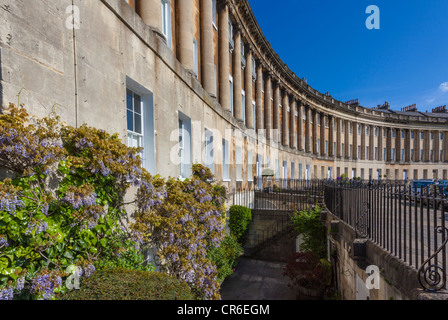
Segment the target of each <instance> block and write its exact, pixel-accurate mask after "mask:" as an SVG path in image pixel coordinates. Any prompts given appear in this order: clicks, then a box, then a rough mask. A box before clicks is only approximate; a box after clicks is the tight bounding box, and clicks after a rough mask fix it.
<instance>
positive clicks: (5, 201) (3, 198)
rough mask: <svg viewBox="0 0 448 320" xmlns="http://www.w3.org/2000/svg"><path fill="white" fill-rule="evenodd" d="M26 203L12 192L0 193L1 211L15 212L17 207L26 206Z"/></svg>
mask: <svg viewBox="0 0 448 320" xmlns="http://www.w3.org/2000/svg"><path fill="white" fill-rule="evenodd" d="M24 206H25V205H24V203H23V201H22V200H20V199H19V198H18V197H17V195H14V194H10V193H3V194H1V193H0V211H6V212H9V213H14V212H15V211H16V210H17V208H22V207H24Z"/></svg>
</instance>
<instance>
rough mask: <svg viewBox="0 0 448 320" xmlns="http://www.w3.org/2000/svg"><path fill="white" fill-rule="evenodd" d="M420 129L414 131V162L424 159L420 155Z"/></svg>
mask: <svg viewBox="0 0 448 320" xmlns="http://www.w3.org/2000/svg"><path fill="white" fill-rule="evenodd" d="M420 150H421V146H420V130H415V131H414V159H412V160H413V161H414V162H420V161H422V159H421V157H420Z"/></svg>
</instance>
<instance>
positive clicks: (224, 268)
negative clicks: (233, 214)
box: [208, 234, 243, 282]
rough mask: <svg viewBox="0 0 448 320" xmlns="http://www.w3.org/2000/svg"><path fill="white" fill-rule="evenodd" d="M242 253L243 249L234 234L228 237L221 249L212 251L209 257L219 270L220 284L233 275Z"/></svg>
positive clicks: (225, 238) (222, 243)
mask: <svg viewBox="0 0 448 320" xmlns="http://www.w3.org/2000/svg"><path fill="white" fill-rule="evenodd" d="M242 253H243V247H242V246H241V244H239V243H238V241H237V239H236V237H235V236H234V235H232V234H230V235H226V236H225V237H224V240H223V241H222V242H221V245H220V246H219V247H217V248H213V249H212V250H210V252H209V253H208V257H209V259H210V261H212V262H213V263H214V264H215V266H216V268H217V270H218V282H222V281H223V280H224V279H225V278H227V277H228V276H230V275H231V274H232V273H233V268H234V267H235V266H236V263H237V261H238V258H239V257H240V256H241V254H242Z"/></svg>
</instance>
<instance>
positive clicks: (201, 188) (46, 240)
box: [0, 105, 225, 299]
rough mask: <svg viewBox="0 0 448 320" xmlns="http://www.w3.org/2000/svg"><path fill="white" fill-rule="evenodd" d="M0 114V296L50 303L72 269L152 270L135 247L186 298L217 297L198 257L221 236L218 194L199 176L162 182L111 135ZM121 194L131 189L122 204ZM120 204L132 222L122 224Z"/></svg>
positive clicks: (207, 266)
mask: <svg viewBox="0 0 448 320" xmlns="http://www.w3.org/2000/svg"><path fill="white" fill-rule="evenodd" d="M3 111H4V113H3V114H0V167H4V168H7V169H8V170H9V171H10V172H11V174H12V175H13V176H14V177H13V179H5V180H4V181H0V298H6V299H13V298H14V297H16V298H17V297H19V298H23V299H28V298H31V299H53V298H54V297H55V295H56V294H59V293H63V292H65V291H66V290H67V288H66V285H65V281H63V278H64V277H68V276H69V271H67V270H68V268H72V267H73V266H77V267H80V268H82V274H84V275H86V276H89V275H91V273H92V271H93V270H96V269H102V268H106V267H108V268H109V267H125V268H130V269H139V270H153V269H154V267H153V265H151V264H149V265H148V264H145V263H144V258H143V254H142V252H141V250H140V247H141V246H148V247H152V248H155V249H156V251H157V253H158V256H159V258H160V259H159V260H160V261H161V263H162V266H161V267H162V270H163V271H165V272H166V273H168V274H170V275H173V276H175V277H177V278H178V279H179V280H181V281H183V282H186V283H187V284H188V285H189V287H190V288H191V290H192V292H193V293H194V295H195V297H196V298H198V299H219V298H220V296H219V288H218V287H219V283H218V282H217V280H216V279H217V270H216V267H215V266H214V265H213V264H212V263H211V262H210V260H209V259H208V258H207V253H208V251H209V250H210V249H211V248H212V247H218V246H219V245H220V243H221V241H222V239H223V237H224V221H225V220H224V217H223V212H224V211H225V210H224V206H225V203H224V198H225V189H224V188H222V187H220V186H217V185H214V184H212V182H213V175H212V174H211V172H210V170H209V169H208V168H206V167H204V166H201V165H199V164H197V165H194V166H193V170H192V172H193V175H192V177H191V178H190V179H186V180H185V181H180V180H178V179H173V178H169V179H167V180H165V179H162V178H161V177H159V176H152V175H151V174H150V173H149V172H147V171H146V170H145V169H144V168H142V163H141V158H140V153H141V151H142V149H141V148H130V147H127V146H126V145H124V144H123V143H122V142H121V139H120V138H119V136H118V135H117V134H109V133H107V132H105V131H104V130H100V129H96V128H92V127H88V126H86V125H82V126H81V127H79V128H73V127H70V126H65V125H63V124H62V123H61V122H60V121H59V118H58V117H57V116H51V117H47V118H43V119H37V120H33V119H31V118H30V117H29V116H28V114H27V112H26V111H25V109H24V108H16V107H15V106H13V105H11V106H10V108H9V109H8V110H3ZM32 121H34V122H33V123H34V124H31V122H32ZM130 187H135V188H136V189H137V191H136V192H135V197H134V199H133V201H130V202H128V203H125V202H124V197H125V195H126V194H127V192H128V191H129V189H130ZM129 204H133V205H135V206H134V207H135V208H136V210H135V212H134V218H135V219H134V221H135V223H132V224H130V225H125V224H124V222H123V221H125V220H126V219H127V218H129V214H128V212H126V211H125V207H126V205H129ZM70 270H71V269H70ZM36 283H41V284H42V285H38V286H36V285H35V284H36ZM33 285H34V286H33Z"/></svg>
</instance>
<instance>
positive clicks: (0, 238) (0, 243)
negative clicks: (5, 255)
mask: <svg viewBox="0 0 448 320" xmlns="http://www.w3.org/2000/svg"><path fill="white" fill-rule="evenodd" d="M2 247H9V243H8V241H7V240H6V238H5V237H4V236H0V248H2Z"/></svg>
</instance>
